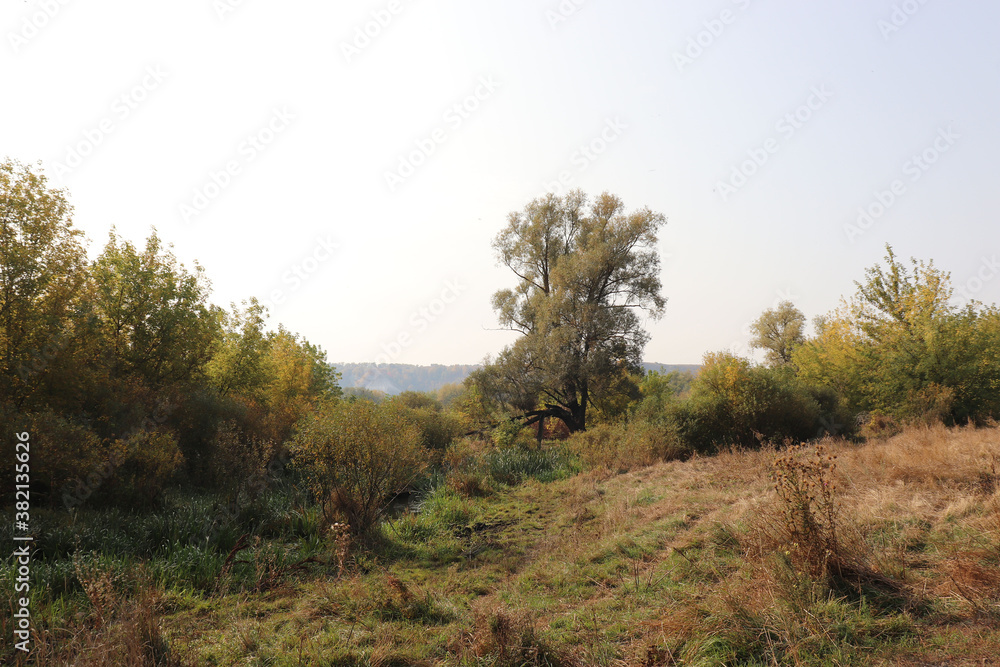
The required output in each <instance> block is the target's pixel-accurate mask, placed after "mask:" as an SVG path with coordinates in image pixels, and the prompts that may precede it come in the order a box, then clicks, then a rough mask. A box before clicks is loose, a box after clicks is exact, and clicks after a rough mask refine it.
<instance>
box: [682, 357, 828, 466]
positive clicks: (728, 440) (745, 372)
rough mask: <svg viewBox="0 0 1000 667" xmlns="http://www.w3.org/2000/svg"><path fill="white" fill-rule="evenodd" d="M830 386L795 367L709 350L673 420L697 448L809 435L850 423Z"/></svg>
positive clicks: (709, 449)
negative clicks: (811, 382)
mask: <svg viewBox="0 0 1000 667" xmlns="http://www.w3.org/2000/svg"><path fill="white" fill-rule="evenodd" d="M839 406H840V402H839V399H838V398H837V396H836V394H835V393H833V392H832V390H829V389H814V388H812V387H810V386H808V385H806V384H804V383H803V382H801V381H800V380H798V379H796V377H795V376H794V374H793V372H792V371H791V369H788V368H766V367H763V366H754V365H752V364H751V363H750V361H749V360H748V359H744V358H741V357H737V356H735V355H732V354H728V353H713V354H707V355H705V361H704V366H703V367H702V370H701V373H700V374H699V375H698V377H697V379H696V380H695V381H694V386H693V388H692V391H691V396H690V398H689V399H688V400H686V401H683V402H681V403H678V404H677V405H676V406H675V407H674V408H673V409H672V410H671V415H670V421H671V422H672V423H673V425H674V427H675V428H676V429H677V432H678V433H679V434H680V436H681V438H682V439H683V440H684V441H685V442H686V443H687V444H688V445H689V446H691V447H693V448H694V449H696V450H698V451H703V452H708V451H713V450H714V449H716V448H717V447H719V446H726V445H739V446H743V447H753V446H757V445H759V444H760V442H761V441H762V440H763V441H770V442H780V441H783V440H785V439H792V440H807V439H810V438H813V437H816V436H819V435H822V434H823V433H824V432H826V431H836V430H838V429H839V428H842V427H841V426H840V423H842V422H846V421H847V420H846V419H844V418H843V416H842V415H841V414H840V407H839Z"/></svg>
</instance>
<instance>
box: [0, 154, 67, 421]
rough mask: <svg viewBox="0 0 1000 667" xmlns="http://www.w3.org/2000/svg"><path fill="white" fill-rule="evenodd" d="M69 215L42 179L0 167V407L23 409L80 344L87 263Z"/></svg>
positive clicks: (61, 195)
mask: <svg viewBox="0 0 1000 667" xmlns="http://www.w3.org/2000/svg"><path fill="white" fill-rule="evenodd" d="M72 214H73V208H72V206H71V205H70V204H69V202H68V201H67V199H66V193H65V192H64V191H63V190H61V189H54V188H52V187H50V186H49V185H48V182H47V180H46V178H45V176H44V174H42V173H40V171H37V170H33V169H32V168H31V167H28V166H25V165H23V164H21V163H19V162H15V161H12V160H9V159H8V160H5V161H4V162H2V163H0V378H2V379H0V403H4V402H10V403H12V404H15V405H16V406H17V407H23V406H24V404H25V401H27V399H28V398H29V396H30V395H31V394H32V392H34V391H35V390H36V389H37V388H38V387H39V385H40V384H41V383H42V381H43V380H44V379H45V376H46V375H47V374H49V373H50V372H51V370H52V368H53V366H54V365H55V362H56V361H57V360H58V359H60V358H61V357H63V356H65V355H66V354H67V353H68V352H69V349H70V348H71V347H72V345H71V343H72V342H73V341H74V340H79V336H80V328H81V324H82V322H83V319H82V318H81V317H79V315H80V305H81V302H82V301H83V300H82V298H81V295H82V292H83V290H84V287H85V283H86V262H87V256H86V251H85V249H84V247H83V244H82V242H81V238H82V232H80V231H79V230H77V229H74V227H73V223H72ZM64 379H65V378H64Z"/></svg>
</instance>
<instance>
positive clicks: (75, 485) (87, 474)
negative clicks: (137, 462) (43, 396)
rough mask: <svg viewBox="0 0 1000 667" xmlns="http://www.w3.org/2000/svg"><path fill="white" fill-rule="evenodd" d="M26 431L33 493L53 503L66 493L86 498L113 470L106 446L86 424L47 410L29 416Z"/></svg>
mask: <svg viewBox="0 0 1000 667" xmlns="http://www.w3.org/2000/svg"><path fill="white" fill-rule="evenodd" d="M26 430H27V431H28V433H29V434H30V435H31V439H30V444H31V481H32V483H33V488H32V491H36V493H32V495H33V496H37V497H39V498H41V499H43V500H47V501H49V502H51V503H58V502H60V501H61V500H62V499H63V496H66V497H67V498H72V499H74V500H83V499H85V498H86V497H89V496H90V495H91V494H92V493H93V492H94V491H95V490H96V489H97V488H98V487H100V486H101V484H102V483H103V482H104V480H105V479H106V478H107V477H108V476H109V475H110V473H111V471H112V470H113V467H114V466H113V462H111V461H109V454H110V452H109V451H108V450H107V446H106V445H105V444H104V443H102V442H101V439H100V438H99V437H98V436H97V434H95V433H94V432H93V431H92V430H91V429H90V428H88V427H87V426H84V425H82V424H78V423H75V422H73V421H71V420H69V419H66V418H64V417H61V416H59V415H57V414H55V413H54V412H51V411H46V412H39V413H35V414H32V415H29V416H28V418H27V424H26ZM11 449H13V447H11ZM80 496H84V497H83V498H80Z"/></svg>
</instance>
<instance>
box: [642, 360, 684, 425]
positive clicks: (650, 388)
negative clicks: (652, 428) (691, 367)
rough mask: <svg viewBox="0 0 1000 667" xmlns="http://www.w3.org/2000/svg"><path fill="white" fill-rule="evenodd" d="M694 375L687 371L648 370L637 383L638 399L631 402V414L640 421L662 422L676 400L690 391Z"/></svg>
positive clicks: (666, 417)
mask: <svg viewBox="0 0 1000 667" xmlns="http://www.w3.org/2000/svg"><path fill="white" fill-rule="evenodd" d="M693 384H694V375H692V374H691V373H688V372H681V371H671V372H669V373H660V372H658V371H649V372H648V373H646V376H645V377H644V378H643V379H642V382H641V383H640V384H639V393H640V396H641V398H640V400H639V401H637V402H636V403H633V406H632V414H633V416H634V417H637V418H638V419H640V420H641V421H645V422H663V421H665V420H667V419H668V416H669V411H670V408H671V406H672V405H675V404H676V402H677V400H678V399H679V398H680V397H681V396H682V395H684V394H685V392H688V391H690V389H691V386H692V385H693Z"/></svg>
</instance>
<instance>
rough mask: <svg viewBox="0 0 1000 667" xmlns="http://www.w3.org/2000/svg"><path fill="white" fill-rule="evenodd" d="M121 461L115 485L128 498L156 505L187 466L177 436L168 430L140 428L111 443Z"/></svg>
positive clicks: (116, 489) (117, 459) (112, 488)
mask: <svg viewBox="0 0 1000 667" xmlns="http://www.w3.org/2000/svg"><path fill="white" fill-rule="evenodd" d="M111 452H112V453H111V456H112V460H113V461H115V462H117V467H116V468H115V471H114V475H113V481H112V484H111V488H110V489H109V490H113V492H114V493H115V495H117V496H119V497H124V499H127V500H133V501H134V500H138V501H141V502H143V503H146V504H152V503H155V502H157V501H158V500H159V499H160V496H161V495H162V494H163V491H164V490H165V489H166V487H167V485H168V484H169V483H170V481H171V480H172V478H173V476H174V473H176V472H177V471H178V470H180V468H181V466H183V465H184V456H183V455H182V454H181V450H180V448H179V447H178V446H177V438H176V436H174V434H173V433H169V432H166V431H159V430H154V431H147V430H145V429H139V430H137V431H135V432H133V433H132V434H130V435H129V436H128V437H126V438H125V439H124V440H116V441H115V442H114V443H113V444H112V446H111Z"/></svg>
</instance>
